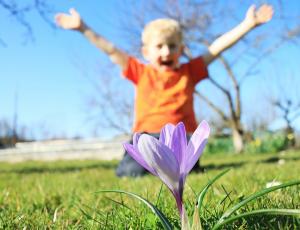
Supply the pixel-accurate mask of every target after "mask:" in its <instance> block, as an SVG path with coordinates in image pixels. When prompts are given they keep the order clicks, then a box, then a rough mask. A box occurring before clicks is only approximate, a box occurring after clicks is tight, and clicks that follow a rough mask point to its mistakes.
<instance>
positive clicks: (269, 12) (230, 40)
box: [203, 4, 273, 65]
mask: <svg viewBox="0 0 300 230" xmlns="http://www.w3.org/2000/svg"><path fill="white" fill-rule="evenodd" d="M272 16H273V8H272V6H270V5H267V4H265V5H262V6H261V7H259V9H257V10H256V7H255V5H252V6H250V8H249V9H248V11H247V13H246V17H245V19H244V20H243V21H242V22H241V23H240V24H239V25H237V26H236V27H235V28H233V29H232V30H230V31H229V32H227V33H225V34H223V35H222V36H220V37H219V38H217V39H216V40H215V41H214V42H213V43H212V44H211V45H210V46H209V47H208V52H207V53H206V54H204V56H203V58H204V61H205V63H206V64H207V65H208V64H209V63H211V62H212V61H213V60H214V59H215V58H216V57H217V56H218V55H220V54H221V53H222V52H223V51H225V50H227V49H228V48H230V47H231V46H233V45H234V44H235V43H236V42H238V41H239V40H240V39H241V38H242V37H244V36H245V35H246V34H247V33H248V32H249V31H251V30H252V29H254V28H255V27H257V26H259V25H262V24H264V23H266V22H268V21H270V20H271V19H272Z"/></svg>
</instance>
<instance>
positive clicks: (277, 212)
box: [213, 209, 300, 230]
mask: <svg viewBox="0 0 300 230" xmlns="http://www.w3.org/2000/svg"><path fill="white" fill-rule="evenodd" d="M261 214H263V215H281V216H299V217H300V210H299V209H259V210H254V211H251V212H246V213H242V214H240V215H236V216H233V217H231V218H227V219H225V220H224V221H223V222H221V223H219V224H216V225H215V226H214V227H213V230H216V229H219V228H221V227H222V226H224V225H225V224H229V223H231V222H233V221H235V220H237V219H240V218H245V217H248V216H256V215H261Z"/></svg>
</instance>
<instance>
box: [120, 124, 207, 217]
mask: <svg viewBox="0 0 300 230" xmlns="http://www.w3.org/2000/svg"><path fill="white" fill-rule="evenodd" d="M209 132H210V129H209V125H208V123H207V122H206V121H202V122H201V124H200V125H199V126H198V128H197V129H196V131H195V132H194V133H193V135H192V136H191V138H190V140H189V142H188V143H187V137H186V131H185V127H184V124H183V123H182V122H180V123H179V124H177V125H176V126H174V125H172V124H167V125H165V126H164V127H163V128H162V130H161V132H160V137H159V140H157V139H156V138H155V137H152V136H150V135H147V134H140V133H135V134H134V136H133V145H131V144H128V143H125V144H124V148H125V149H126V151H127V152H128V154H129V155H130V156H131V157H132V158H133V159H135V160H136V161H137V162H138V163H139V164H140V165H142V166H143V167H144V168H145V169H147V170H148V171H149V172H150V173H152V174H153V175H155V176H157V177H159V178H160V179H161V180H162V181H163V183H165V184H166V185H167V186H168V188H169V189H170V191H171V192H172V194H173V195H174V197H175V199H176V204H177V208H178V210H179V213H180V216H181V218H183V216H184V215H185V210H184V207H183V201H182V194H183V189H184V184H185V180H186V176H187V175H188V173H189V172H190V171H191V169H192V168H193V167H194V165H195V164H196V163H197V161H198V159H199V157H200V156H201V154H202V151H203V149H204V147H205V144H206V142H207V138H208V136H209Z"/></svg>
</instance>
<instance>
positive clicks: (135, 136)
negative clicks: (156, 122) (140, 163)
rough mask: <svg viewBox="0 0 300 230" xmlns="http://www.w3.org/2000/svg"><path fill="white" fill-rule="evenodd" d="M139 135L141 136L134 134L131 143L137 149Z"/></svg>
mask: <svg viewBox="0 0 300 230" xmlns="http://www.w3.org/2000/svg"><path fill="white" fill-rule="evenodd" d="M141 135H142V134H141V133H134V134H133V137H132V142H133V146H134V148H137V144H138V141H139V138H140V136H141Z"/></svg>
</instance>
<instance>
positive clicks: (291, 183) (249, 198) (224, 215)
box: [216, 181, 300, 226]
mask: <svg viewBox="0 0 300 230" xmlns="http://www.w3.org/2000/svg"><path fill="white" fill-rule="evenodd" d="M298 184H300V181H291V182H287V183H284V184H281V185H277V186H273V187H270V188H266V189H263V190H260V191H258V192H256V193H254V194H252V195H250V196H249V197H248V198H246V199H244V200H242V201H241V202H240V203H238V204H236V205H235V206H233V207H232V208H230V209H229V210H227V211H226V212H225V213H224V214H223V215H222V216H221V218H220V219H219V221H218V222H217V224H216V226H218V225H220V224H222V223H223V222H224V221H225V219H227V218H228V217H229V216H231V215H232V214H233V213H234V212H235V211H237V210H238V209H239V208H241V207H242V206H244V205H245V204H247V203H249V202H250V201H252V200H255V199H256V198H258V197H261V196H263V195H265V194H268V193H270V192H273V191H275V190H278V189H281V188H286V187H289V186H293V185H298Z"/></svg>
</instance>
